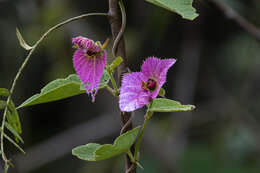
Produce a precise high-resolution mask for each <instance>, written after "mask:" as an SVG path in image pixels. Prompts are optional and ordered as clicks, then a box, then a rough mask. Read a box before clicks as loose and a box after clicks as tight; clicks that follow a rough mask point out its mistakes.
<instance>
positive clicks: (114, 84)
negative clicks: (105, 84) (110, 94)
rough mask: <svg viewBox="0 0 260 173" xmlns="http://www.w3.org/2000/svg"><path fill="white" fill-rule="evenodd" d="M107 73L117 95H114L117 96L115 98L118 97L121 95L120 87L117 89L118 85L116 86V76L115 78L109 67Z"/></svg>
mask: <svg viewBox="0 0 260 173" xmlns="http://www.w3.org/2000/svg"><path fill="white" fill-rule="evenodd" d="M107 73H108V75H109V78H110V80H111V83H112V86H113V88H114V90H115V94H114V95H115V96H118V95H119V90H118V87H117V85H116V81H115V78H114V76H113V74H112V72H111V69H110V67H109V66H107Z"/></svg>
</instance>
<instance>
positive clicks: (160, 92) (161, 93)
mask: <svg viewBox="0 0 260 173" xmlns="http://www.w3.org/2000/svg"><path fill="white" fill-rule="evenodd" d="M165 93H166V92H165V89H163V88H161V89H160V91H159V94H158V95H159V96H161V97H165Z"/></svg>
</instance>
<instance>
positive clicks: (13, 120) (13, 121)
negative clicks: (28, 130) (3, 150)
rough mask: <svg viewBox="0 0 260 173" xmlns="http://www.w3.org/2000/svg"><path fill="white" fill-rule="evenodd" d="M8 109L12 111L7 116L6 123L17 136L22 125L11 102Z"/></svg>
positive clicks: (20, 131)
mask: <svg viewBox="0 0 260 173" xmlns="http://www.w3.org/2000/svg"><path fill="white" fill-rule="evenodd" d="M9 108H10V110H11V111H12V113H11V114H10V115H8V114H7V121H8V123H9V124H10V125H11V126H12V127H13V128H14V129H15V130H16V131H17V132H18V133H19V134H21V133H22V125H21V122H20V118H19V114H18V112H17V110H16V108H15V105H14V102H13V101H12V100H10V104H9Z"/></svg>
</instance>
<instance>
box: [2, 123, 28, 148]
mask: <svg viewBox="0 0 260 173" xmlns="http://www.w3.org/2000/svg"><path fill="white" fill-rule="evenodd" d="M5 127H6V128H7V129H8V130H9V131H10V132H11V133H12V134H13V135H14V137H15V138H16V139H17V142H18V141H20V142H21V143H24V141H23V139H22V137H21V136H20V135H19V133H18V132H17V131H16V129H14V128H13V127H12V126H11V125H10V124H9V123H7V122H5Z"/></svg>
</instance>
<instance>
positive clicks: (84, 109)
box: [0, 0, 260, 173]
mask: <svg viewBox="0 0 260 173" xmlns="http://www.w3.org/2000/svg"><path fill="white" fill-rule="evenodd" d="M220 1H221V2H224V3H226V4H228V5H229V6H230V7H232V8H233V9H234V10H236V11H237V12H238V13H239V14H240V15H242V16H244V17H245V18H246V19H247V20H248V21H250V22H252V23H254V24H255V25H256V26H259V28H260V17H259V16H260V2H259V1H258V0H247V1H244V0H225V1H224V0H220ZM125 5H126V9H127V29H126V32H125V41H126V49H127V58H128V59H129V64H130V68H131V70H132V71H139V70H140V66H141V64H142V62H143V60H144V59H145V58H146V57H148V56H153V55H154V56H157V57H161V58H171V57H174V58H177V59H178V61H177V63H176V64H175V65H174V67H172V68H171V69H170V71H169V73H168V77H167V83H166V84H165V86H164V88H165V89H166V91H167V94H166V96H167V97H168V98H171V99H174V100H178V101H181V102H182V103H183V104H194V105H196V107H197V108H196V110H194V111H192V112H187V113H161V114H160V113H156V114H155V115H154V116H153V118H152V119H151V122H150V124H149V127H148V130H147V131H146V132H145V135H144V136H145V137H144V140H143V145H142V148H141V164H142V165H143V166H144V168H145V169H144V170H140V169H139V170H138V172H139V173H158V172H163V173H175V172H177V173H209V172H210V173H220V172H221V173H259V172H260V147H259V146H260V137H259V134H258V132H259V131H260V118H259V113H260V109H259V106H260V90H259V89H260V81H259V78H260V71H259V66H260V44H259V40H257V39H255V38H254V37H252V36H251V35H250V34H248V33H247V32H246V31H245V30H244V29H242V28H241V27H240V26H238V25H237V24H236V23H235V22H233V21H232V20H229V19H227V18H226V17H225V16H224V14H223V12H222V11H220V10H218V9H217V8H215V6H213V5H212V4H209V3H207V1H205V0H195V2H194V6H195V7H196V9H197V11H198V12H199V14H200V16H199V17H198V18H196V19H195V20H194V21H187V20H183V19H182V18H181V17H180V16H178V15H176V14H173V13H171V12H168V11H166V10H164V9H161V8H159V7H156V6H153V5H151V4H148V3H146V2H144V1H137V0H136V1H125ZM107 11H108V2H107V0H103V1H101V0H99V1H91V0H86V1H79V0H73V1H72V0H66V1H64V0H0V52H1V53H0V87H5V88H10V86H11V82H12V80H13V78H14V76H15V74H16V72H17V70H18V67H19V66H20V65H21V63H22V61H23V60H24V58H25V56H26V55H27V52H26V51H25V50H24V49H22V48H21V47H20V46H19V43H18V41H17V38H16V35H15V28H16V27H18V28H19V29H20V31H21V33H22V35H23V36H24V38H25V40H26V41H27V42H28V43H29V44H31V43H35V41H37V40H38V39H39V37H40V36H41V34H43V33H44V32H45V31H46V30H47V29H48V28H49V27H51V26H53V25H55V24H57V23H59V22H61V21H63V20H65V19H67V18H70V17H73V16H77V15H80V14H83V13H88V12H107ZM79 35H82V36H86V37H89V38H91V39H93V40H100V41H102V42H103V41H105V40H106V38H108V37H109V38H111V31H110V26H109V23H108V21H107V19H106V18H105V17H101V16H97V17H90V18H88V19H83V20H80V21H77V22H73V23H70V24H68V25H66V26H65V27H63V28H62V29H59V30H58V31H56V32H55V33H52V34H51V35H50V36H49V37H48V39H46V40H45V41H44V42H43V44H41V45H40V46H39V48H38V49H37V50H36V52H35V53H34V54H33V56H32V58H31V61H30V62H29V63H28V66H27V67H26V68H25V71H24V73H23V74H22V76H21V78H20V79H19V81H18V84H17V87H16V89H15V94H14V96H13V99H14V101H15V103H16V104H17V105H19V104H21V103H22V102H23V101H24V100H25V99H27V98H28V97H30V96H32V95H34V94H36V93H38V92H39V91H40V89H41V88H42V87H44V86H45V85H46V84H47V83H48V82H50V81H52V80H54V79H56V78H64V77H67V76H68V75H69V74H71V73H74V70H73V66H72V54H73V49H72V48H71V47H72V45H71V38H72V37H75V36H79ZM109 46H110V47H111V43H110V45H109ZM108 61H109V62H111V54H109V56H108ZM117 102H118V101H117V100H116V99H114V98H113V97H112V96H111V95H110V93H108V92H107V91H103V90H100V91H99V92H98V94H97V97H96V102H95V104H92V103H91V98H90V97H88V96H87V95H85V94H83V95H79V96H75V97H73V98H69V99H65V100H62V101H57V102H53V103H48V104H42V105H37V106H33V107H29V108H24V109H21V110H20V111H19V113H20V118H21V122H22V128H23V134H22V137H23V138H24V140H25V144H24V149H25V151H26V152H27V154H26V155H22V154H19V152H18V151H17V150H16V149H15V148H14V147H12V146H11V145H10V146H9V145H8V156H9V157H10V158H12V159H13V162H14V164H15V167H14V168H11V169H10V172H15V173H16V172H17V173H46V172H48V173H56V172H64V173H72V172H73V173H83V172H84V173H122V172H123V170H124V156H117V157H114V158H112V159H109V160H105V161H101V162H97V163H94V162H84V161H81V160H79V159H77V158H76V157H74V156H72V155H71V149H72V148H73V147H75V146H77V145H81V144H86V143H89V142H98V143H112V142H113V139H115V138H116V136H118V135H119V132H120V128H121V123H120V116H119V109H118V105H117V104H118V103H117ZM143 115H144V109H140V110H138V111H136V112H135V116H134V124H135V125H138V124H141V123H142V121H143Z"/></svg>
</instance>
